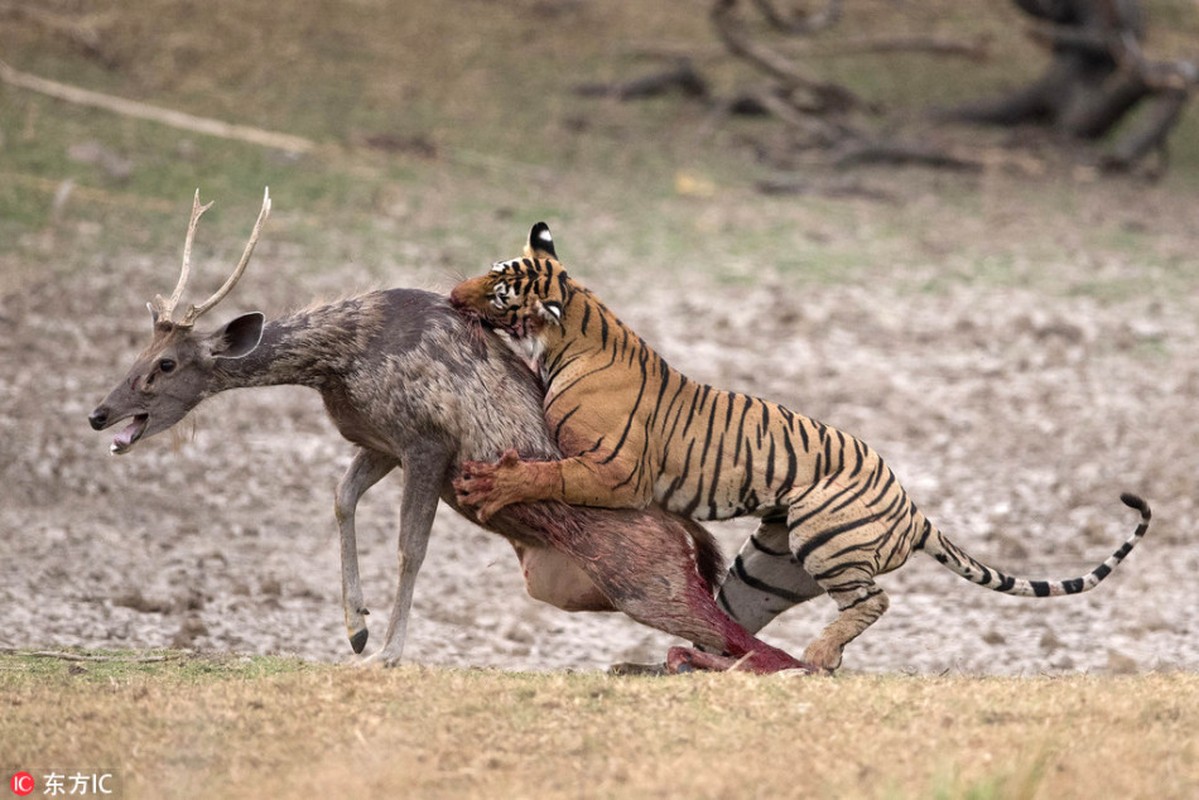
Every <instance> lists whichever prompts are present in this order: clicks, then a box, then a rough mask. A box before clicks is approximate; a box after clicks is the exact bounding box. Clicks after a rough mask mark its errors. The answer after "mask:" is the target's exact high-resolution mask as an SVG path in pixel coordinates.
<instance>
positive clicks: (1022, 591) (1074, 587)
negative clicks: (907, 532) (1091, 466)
mask: <svg viewBox="0 0 1199 800" xmlns="http://www.w3.org/2000/svg"><path fill="white" fill-rule="evenodd" d="M1120 500H1122V501H1123V502H1124V505H1126V506H1128V507H1129V508H1133V509H1136V510H1137V511H1140V512H1141V523H1140V524H1139V525H1137V528H1136V530H1135V531H1133V532H1132V536H1130V537H1128V541H1126V542H1124V544H1123V545H1121V546H1120V549H1119V550H1117V551H1116V552H1114V553H1112V554H1111V555H1110V556H1108V558H1107V560H1106V561H1104V562H1103V563H1102V564H1100V565H1099V566H1097V567H1095V569H1093V570H1091V571H1090V572H1089V573H1088V574H1087V575H1085V576H1083V577H1081V578H1070V579H1069V580H1062V581H1034V580H1027V579H1025V578H1013V577H1011V576H1010V575H1005V574H1003V573H1002V572H1000V571H999V570H997V569H994V568H992V567H988V566H987V565H985V564H983V563H981V562H979V561H976V560H975V559H974V558H971V557H970V556H969V555H968V554H967V553H966V552H965V551H964V550H962V549H961V548H960V547H958V546H957V545H955V544H954V543H953V542H951V541H949V540H948V539H947V538H945V536H943V535H942V534H941V532H940V531H938V530H937V529H936V528H934V527H932V525H931V524H929V532H928V533H927V534H926V535H925V537H924V541H923V542H921V545H920V547H921V548H922V549H923V550H924V551H925V552H926V553H928V554H929V555H930V556H932V557H933V558H935V559H937V561H939V562H941V563H942V564H944V565H945V566H946V567H948V568H949V569H951V570H953V571H954V572H956V573H957V574H958V575H961V576H962V577H963V578H965V579H966V580H968V581H971V582H973V583H977V584H978V585H979V586H985V587H986V588H988V589H991V590H993V591H996V592H1004V593H1005V594H1013V595H1017V596H1019V597H1056V596H1058V595H1063V594H1078V593H1080V592H1087V591H1090V590H1091V589H1094V588H1095V587H1096V586H1098V585H1099V583H1100V582H1101V581H1102V580H1103V579H1104V578H1106V577H1107V576H1108V575H1110V574H1111V572H1112V570H1113V569H1115V568H1116V565H1117V564H1119V563H1120V562H1121V561H1123V560H1124V557H1125V556H1127V555H1128V554H1129V553H1131V552H1132V548H1134V547H1136V544H1137V542H1139V541H1140V540H1141V537H1142V536H1144V535H1145V531H1147V530H1149V518H1150V517H1151V516H1152V514H1151V512H1150V511H1149V504H1148V503H1146V502H1145V501H1144V500H1142V499H1141V498H1139V497H1137V496H1136V495H1135V494H1122V495H1120Z"/></svg>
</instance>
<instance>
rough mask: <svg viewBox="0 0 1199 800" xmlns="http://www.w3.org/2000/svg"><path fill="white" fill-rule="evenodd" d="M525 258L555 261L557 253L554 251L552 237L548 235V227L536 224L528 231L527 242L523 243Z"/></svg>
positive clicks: (541, 223) (542, 223) (543, 224)
mask: <svg viewBox="0 0 1199 800" xmlns="http://www.w3.org/2000/svg"><path fill="white" fill-rule="evenodd" d="M525 257H526V258H552V259H554V260H557V258H558V253H557V252H556V251H555V250H554V237H553V235H552V234H550V226H549V225H546V224H545V223H544V222H538V223H537V224H536V225H534V226H533V228H532V230H530V231H529V241H528V242H526V243H525Z"/></svg>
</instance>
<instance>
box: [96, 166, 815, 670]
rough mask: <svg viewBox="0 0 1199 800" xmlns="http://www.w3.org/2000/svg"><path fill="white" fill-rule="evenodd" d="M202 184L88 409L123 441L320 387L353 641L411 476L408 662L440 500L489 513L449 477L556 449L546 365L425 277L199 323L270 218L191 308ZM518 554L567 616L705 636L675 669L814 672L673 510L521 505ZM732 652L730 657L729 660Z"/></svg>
mask: <svg viewBox="0 0 1199 800" xmlns="http://www.w3.org/2000/svg"><path fill="white" fill-rule="evenodd" d="M209 205H211V204H208V205H203V206H202V205H200V200H199V190H197V191H196V196H195V199H194V202H193V205H192V213H191V219H190V221H189V223H188V228H187V236H186V239H185V240H184V246H183V267H182V272H181V274H180V276H179V281H178V283H177V284H176V286H175V289H174V291H173V292H172V293H171V296H170V298H167V299H164V298H163V297H162V296H161V295H159V296H156V297H155V298H154V300H153V301H152V302H151V303H149V304H148V305H149V309H150V315H151V320H152V324H153V338H152V339H151V340H150V343H149V345H148V346H147V347H146V349H145V350H143V351H142V353H141V354H140V355H138V356H137V357H136V358H135V359H134V362H133V365H132V367H130V369H129V372H128V374H127V375H126V376H125V377H124V378H123V379H122V380H121V381H120V382H119V383H118V384H117V385H116V388H114V389H113V390H112V392H110V393H109V395H108V397H106V398H105V399H104V401H103V402H102V403H101V404H100V405H99V406H97V407H96V409H95V410H94V411H93V412H92V413H91V415H90V417H89V421H90V423H91V426H92V427H93V428H94V429H96V430H103V429H105V428H109V427H112V426H114V425H116V424H118V423H120V422H126V421H127V424H126V425H124V426H123V427H122V428H121V429H120V430H119V431H118V432H117V434H116V435H115V436H114V437H113V440H112V446H111V450H112V452H113V453H114V454H122V453H127V452H129V451H130V450H131V449H132V448H133V447H134V445H135V444H137V443H138V442H139V441H141V440H142V439H145V438H146V437H149V436H152V435H154V434H156V433H160V432H162V431H165V430H167V429H169V428H170V427H172V426H173V425H175V424H176V423H178V422H179V421H180V420H182V419H183V418H184V416H186V415H187V413H188V412H189V411H191V409H193V408H194V407H195V406H196V405H197V404H199V403H200V402H201V401H202V400H204V399H205V398H207V397H211V396H212V395H214V394H217V393H219V392H224V391H227V390H229V389H239V388H244V387H253V386H268V385H281V384H296V385H300V386H308V387H311V388H313V389H316V390H317V391H318V392H319V393H320V395H321V397H322V398H323V400H324V404H325V409H326V410H327V411H328V413H329V416H330V417H331V418H332V420H333V422H334V424H335V425H336V426H337V429H338V430H339V431H340V432H341V434H342V436H344V437H345V438H346V439H348V440H349V441H350V442H351V443H353V444H354V445H355V447H356V451H355V454H354V457H353V460H352V461H351V463H350V466H349V468H348V469H347V471H346V473H345V475H344V476H343V477H342V479H341V481H340V483H339V484H338V486H337V489H336V494H335V503H334V513H335V516H336V519H337V525H338V529H339V532H340V548H341V568H342V569H341V576H342V577H341V580H342V605H343V609H344V613H345V623H346V629H347V632H348V635H349V639H350V644H351V647H352V648H353V650H354V651H355V652H356V653H361V652H362V651H363V649H364V647H365V646H366V640H367V626H366V618H365V615H366V613H367V611H366V608H365V604H364V602H363V594H362V587H361V585H360V582H359V574H358V551H357V544H356V539H355V528H354V512H355V508H356V506H357V503H358V500H359V499H360V498H361V497H362V495H363V494H364V493H365V492H366V491H367V490H368V489H369V488H370V487H371V486H372V485H374V484H375V483H376V482H378V481H379V480H380V479H381V478H383V477H384V476H385V475H387V474H388V473H389V472H391V471H392V470H393V469H395V468H396V467H401V468H402V469H403V472H404V489H403V495H402V499H401V508H400V530H399V579H398V584H397V587H396V592H395V600H394V604H393V606H392V610H391V617H390V619H389V621H388V626H387V633H386V635H385V637H384V642H383V646H382V648H381V649H380V650H379V651H378V652H376V653H374V654H373V655H372V656H371V659H373V660H377V661H382V662H383V663H384V664H388V665H390V664H395V663H397V662H398V661H399V660H400V657H401V654H402V652H403V647H404V638H405V633H406V630H407V622H408V616H409V609H410V607H411V604H412V596H413V588H414V585H415V581H416V576H417V573H418V572H419V570H420V567H421V562H422V560H423V559H424V556H425V549H426V544H427V542H428V539H429V535H430V529H431V526H432V523H433V516H434V511H435V509H436V507H437V501H438V498H440V499H441V500H443V501H445V502H446V503H447V504H449V505H450V506H451V507H452V508H454V509H455V510H456V511H458V512H459V513H460V514H463V515H464V516H466V517H467V518H468V519H471V520H475V521H477V519H476V517H475V516H474V515H473V513H472V512H470V511H469V510H466V509H463V508H461V507H460V506H459V505H458V502H457V500H456V499H455V495H454V490H453V487H452V484H451V481H452V479H453V478H454V477H455V476H456V475H457V470H458V467H457V465H458V464H460V463H462V462H463V461H471V460H476V461H478V460H492V459H495V458H496V457H498V455H499V454H500V453H502V452H504V451H505V450H507V449H509V448H515V450H516V451H517V452H519V453H520V454H521V455H522V456H524V457H527V458H540V459H556V458H559V457H560V453H559V452H558V450H557V449H556V448H555V446H554V445H553V443H552V442H551V439H550V437H549V435H548V433H547V431H546V429H545V424H544V422H543V421H542V411H541V403H542V391H541V388H540V386H539V384H538V383H537V382H536V379H535V378H534V376H533V375H532V373H531V372H530V371H529V370H528V369H526V368H525V367H524V365H523V364H522V363H520V362H519V361H518V359H517V358H516V357H515V356H514V355H513V354H512V353H511V351H510V350H509V349H508V348H507V347H505V346H504V345H503V344H501V343H500V342H499V341H498V340H497V339H496V338H495V337H494V335H493V334H490V333H487V332H485V331H483V330H482V329H480V328H479V327H477V326H472V325H471V324H469V323H467V322H465V321H463V319H462V318H461V317H460V316H459V315H458V314H456V313H455V312H454V311H453V310H452V309H451V308H450V306H449V304H448V303H447V302H446V300H445V299H444V298H443V297H441V296H439V295H435V294H433V293H430V292H423V291H417V290H412V289H391V290H387V291H375V292H369V293H366V294H362V295H359V296H356V297H352V298H350V299H346V300H340V301H338V302H334V303H329V304H326V305H317V306H314V307H311V308H308V309H305V310H303V311H299V312H296V313H293V314H290V315H287V316H283V317H280V318H277V319H271V320H267V318H266V317H265V315H264V314H262V313H261V312H257V311H256V312H252V313H248V314H243V315H241V316H239V317H237V318H236V319H234V320H232V321H230V322H228V323H226V324H225V325H223V326H221V327H219V328H217V329H215V330H212V331H208V332H200V331H198V330H196V329H195V324H196V322H197V320H198V319H199V318H200V317H201V316H202V315H204V314H205V313H207V312H208V311H210V310H211V309H212V308H213V307H214V306H215V305H216V304H217V303H219V302H220V301H221V300H222V299H223V298H224V297H225V296H226V295H227V294H229V292H230V291H231V290H232V289H233V287H234V286H235V285H236V283H237V281H238V279H239V278H240V277H241V276H242V273H243V272H244V271H245V269H246V266H247V265H248V264H249V261H250V257H251V255H252V254H253V251H254V246H255V244H256V243H257V241H258V237H259V234H260V233H261V231H262V226H263V223H264V222H265V221H266V219H267V216H268V215H269V213H270V209H271V202H270V194H269V192H267V193H265V194H264V197H263V204H262V211H261V212H260V214H259V216H258V221H257V222H256V223H255V225H254V229H253V232H252V233H251V235H250V239H249V242H248V243H247V244H246V247H245V251H244V253H243V254H242V257H241V260H240V262H239V263H238V264H237V267H236V268H235V269H234V270H233V272H232V274H231V275H230V276H229V278H228V279H227V280H226V281H225V283H224V285H222V286H221V287H220V289H218V290H217V292H216V293H215V294H214V295H212V296H211V297H210V298H208V299H207V300H206V301H204V302H203V303H201V304H200V305H198V306H196V305H189V306H187V308H186V310H185V311H184V312H183V314H182V315H181V316H176V312H177V310H178V307H179V301H180V299H181V298H182V296H183V292H184V289H185V288H186V286H187V281H188V274H189V271H190V262H191V248H192V241H193V239H194V237H195V232H196V224H197V222H198V221H199V218H200V215H201V214H203V213H204V211H205V210H206V209H207V208H208V207H209ZM484 527H486V528H487V529H488V530H490V531H493V532H495V533H498V534H499V535H501V536H503V537H505V538H506V539H508V541H509V542H511V544H512V546H513V548H514V549H515V550H516V554H517V557H518V558H519V560H520V563H521V566H522V568H523V571H524V576H525V581H526V586H527V589H528V592H529V594H530V595H531V596H532V597H534V598H536V599H539V600H543V601H545V602H547V603H551V604H553V605H555V606H557V607H559V608H562V609H565V610H567V611H579V610H587V611H611V610H619V611H623V612H624V613H626V614H628V615H629V616H630V617H632V618H633V619H636V620H638V621H639V622H642V623H644V624H646V625H650V626H652V627H655V628H658V629H660V630H663V631H665V632H667V633H670V634H673V635H675V636H679V637H681V638H683V639H685V640H688V641H690V642H694V643H696V644H698V645H700V646H701V647H702V648H703V649H704V651H710V652H703V651H699V650H693V649H691V648H685V647H675V648H672V649H671V650H670V652H669V653H668V656H667V660H666V661H667V668H668V669H669V670H671V671H677V670H679V669H684V668H688V667H698V668H708V669H724V668H729V667H737V668H740V669H746V670H751V671H755V672H771V671H776V670H782V669H802V668H804V665H803V664H802V663H800V662H799V661H797V660H796V659H794V658H792V657H791V656H789V655H788V654H786V653H785V652H783V651H782V650H779V649H777V648H774V647H771V646H769V645H767V644H765V643H763V642H761V641H759V640H757V639H756V638H754V637H753V636H751V635H749V634H748V633H747V632H746V631H745V630H744V629H743V628H742V627H741V626H740V625H739V624H737V623H736V622H735V621H733V620H732V619H731V618H729V617H728V616H727V615H726V614H725V613H724V612H723V611H721V610H720V609H719V608H718V607H717V605H716V603H715V601H714V599H713V587H714V583H715V581H716V580H717V579H718V575H719V574H720V572H721V561H722V559H721V556H720V554H719V550H718V548H717V546H716V544H715V542H714V541H713V540H712V539H711V537H710V535H709V534H708V532H707V531H705V530H704V529H703V528H702V527H701V526H699V525H698V524H696V523H694V522H691V521H690V520H686V519H683V518H681V517H678V516H675V515H671V514H667V513H665V512H663V511H662V510H660V509H648V510H645V511H632V510H621V511H613V510H605V509H597V508H576V507H572V506H568V505H565V504H563V503H531V504H518V505H513V506H510V507H508V508H506V509H504V511H503V512H502V513H499V514H496V515H495V516H494V517H492V518H491V519H490V520H489V522H488V523H487V524H486V525H485V526H484ZM716 653H721V654H723V655H722V656H718V655H715V654H716Z"/></svg>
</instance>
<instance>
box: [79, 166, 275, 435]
mask: <svg viewBox="0 0 1199 800" xmlns="http://www.w3.org/2000/svg"><path fill="white" fill-rule="evenodd" d="M211 205H212V204H211V203H208V204H207V205H200V192H199V190H198V189H197V190H196V195H195V200H194V201H193V203H192V214H191V220H190V222H189V223H188V226H187V238H186V239H185V240H184V244H183V269H182V273H181V274H180V276H179V282H178V283H177V284H176V286H175V291H173V292H172V293H171V296H170V298H169V299H167V298H163V297H162V295H157V296H156V297H155V298H154V300H152V301H151V302H150V303H148V304H147V306H148V308H149V309H150V318H151V322H152V325H153V331H154V333H153V338H152V339H151V340H150V344H149V346H147V347H146V349H145V350H143V351H142V352H141V354H140V355H138V357H137V358H136V359H135V360H134V362H133V365H132V366H131V367H130V368H129V372H128V373H127V374H126V375H125V378H124V379H123V380H122V381H121V382H120V383H118V384H117V385H116V387H115V388H114V389H113V390H112V391H111V392H109V393H108V396H107V397H106V398H104V401H103V402H102V403H100V405H98V406H97V407H96V409H95V410H94V411H93V412H92V413H91V414H90V415H89V416H88V422H90V423H91V426H92V428H94V429H95V430H98V431H100V430H104V429H105V428H110V427H112V426H113V425H116V424H117V423H119V422H125V421H126V420H128V424H127V425H126V426H124V427H123V428H122V429H121V430H120V431H119V432H118V433H117V434H116V436H114V437H113V440H112V447H111V451H112V453H113V454H114V455H119V454H121V453H126V452H128V451H129V450H130V449H131V448H132V447H133V445H134V443H136V442H137V441H138V440H140V439H144V438H145V437H147V436H152V435H153V434H156V433H160V432H162V431H165V430H167V429H168V428H170V427H171V426H172V425H174V424H175V423H177V422H179V421H180V420H181V419H183V418H184V417H185V416H187V412H189V411H191V410H192V409H193V408H195V407H196V405H197V404H198V403H199V402H200V401H201V400H203V399H204V398H205V397H207V396H208V395H209V394H211V393H212V381H213V375H214V373H215V371H216V370H217V368H218V367H219V365H220V362H221V360H222V359H232V358H242V357H244V356H246V355H248V354H249V353H250V352H251V351H253V350H254V348H255V347H257V346H258V343H259V341H260V340H261V339H262V328H263V324H264V321H265V320H264V317H263V315H262V314H261V313H259V312H252V313H250V314H243V315H242V316H240V317H238V318H237V319H234V320H233V321H232V322H229V323H227V324H226V325H224V326H222V327H221V328H218V329H217V330H215V331H211V332H207V333H200V332H197V331H196V330H195V323H196V320H197V319H199V318H200V316H201V315H203V314H204V313H205V312H207V311H208V310H210V309H211V308H212V307H213V306H215V305H216V304H217V303H219V302H220V301H221V300H222V299H223V298H224V297H225V295H227V294H228V293H229V292H230V291H231V290H232V289H233V287H234V285H235V284H236V283H237V281H238V280H239V279H240V278H241V276H242V273H243V272H245V269H246V266H247V265H248V264H249V263H250V256H251V255H252V254H253V252H254V246H255V245H256V244H257V243H258V235H259V233H261V231H262V225H263V223H264V222H266V218H267V217H268V216H269V215H270V211H271V198H270V192H269V190H268V191H267V192H265V193H264V194H263V198H262V211H260V212H259V214H258V221H257V222H256V223H255V224H254V230H253V232H252V233H251V234H250V240H249V242H247V243H246V249H245V251H244V252H243V253H242V257H241V261H240V262H238V265H237V267H236V268H235V269H234V270H233V273H232V274H231V275H230V276H229V278H228V279H227V280H226V281H225V283H224V285H223V286H221V288H220V289H218V290H217V291H216V293H215V294H213V295H212V297H210V298H208V299H207V300H205V301H204V302H203V303H201V304H200V305H198V306H196V305H190V304H189V305H188V307H187V309H186V310H185V311H184V313H183V315H182V316H181V317H179V318H178V319H176V318H175V316H174V315H175V311H176V306H177V305H178V304H179V299H180V298H181V297H182V296H183V289H184V287H185V286H186V285H187V278H188V273H189V271H190V269H191V248H192V241H193V239H194V238H195V233H196V223H197V222H198V221H199V219H200V215H201V214H203V213H204V212H205V211H206V210H207V209H208V208H209V206H211Z"/></svg>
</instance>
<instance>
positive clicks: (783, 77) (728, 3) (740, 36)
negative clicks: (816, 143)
mask: <svg viewBox="0 0 1199 800" xmlns="http://www.w3.org/2000/svg"><path fill="white" fill-rule="evenodd" d="M735 5H736V0H717V1H716V3H715V5H713V6H712V12H711V20H712V26H713V27H714V28H715V29H716V35H717V36H719V37H720V41H721V42H722V43H723V44H724V46H725V48H726V49H727V50H728V51H729V52H730V53H731V54H732V55H734V56H736V57H737V58H740V59H742V60H744V61H747V62H749V63H750V64H752V65H754V66H755V67H757V68H758V69H759V70H760V71H762V72H764V73H766V74H767V75H769V76H770V77H772V78H774V79H775V80H776V81H778V82H779V83H780V84H782V86H783V87H784V88H786V89H801V90H803V91H806V92H808V93H810V94H811V95H812V96H813V97H814V98H816V99H817V101H818V104H819V105H820V106H821V107H822V108H823V109H824V110H834V111H848V110H851V109H858V108H869V107H870V104H869V103H867V102H865V101H864V100H863V99H862V98H860V97H858V95H856V94H855V93H854V92H852V91H850V90H849V89H848V88H846V87H844V86H841V85H840V84H836V83H831V82H829V81H826V80H823V79H821V78H819V77H817V76H816V75H814V74H812V73H811V72H809V71H808V70H805V69H804V68H803V67H801V66H800V65H799V64H797V63H795V62H794V61H792V60H791V59H790V58H787V57H786V56H784V55H783V54H782V53H780V52H778V51H776V50H772V49H771V48H769V47H765V46H763V45H760V44H757V43H756V42H753V41H751V40H750V39H749V37H747V36H746V35H745V32H744V31H743V30H741V28H740V26H739V25H738V24H737V22H736V21H735V20H734V19H733V6H735Z"/></svg>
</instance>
